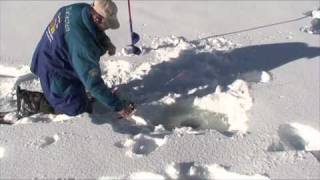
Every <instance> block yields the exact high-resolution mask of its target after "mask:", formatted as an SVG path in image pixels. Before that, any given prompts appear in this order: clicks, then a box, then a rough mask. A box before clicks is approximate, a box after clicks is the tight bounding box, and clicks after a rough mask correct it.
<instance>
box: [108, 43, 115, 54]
mask: <svg viewBox="0 0 320 180" xmlns="http://www.w3.org/2000/svg"><path fill="white" fill-rule="evenodd" d="M108 54H109V56H113V55H115V54H116V47H115V46H114V45H113V44H112V43H111V42H110V44H109V45H108Z"/></svg>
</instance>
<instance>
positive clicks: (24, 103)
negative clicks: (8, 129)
mask: <svg viewBox="0 0 320 180" xmlns="http://www.w3.org/2000/svg"><path fill="white" fill-rule="evenodd" d="M16 95H17V117H18V119H21V118H23V117H28V116H31V115H33V114H37V113H40V112H42V113H45V114H49V113H51V114H54V113H55V111H54V109H53V108H52V107H51V105H50V104H49V103H48V101H47V99H46V98H45V96H44V95H43V93H40V92H33V91H27V90H22V89H21V88H20V86H18V87H17V90H16Z"/></svg>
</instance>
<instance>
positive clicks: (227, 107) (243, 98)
mask: <svg viewBox="0 0 320 180" xmlns="http://www.w3.org/2000/svg"><path fill="white" fill-rule="evenodd" d="M229 88H230V89H229V90H228V91H227V92H219V91H217V92H216V93H214V94H210V95H207V96H205V97H202V98H196V99H195V100H194V106H195V107H197V108H199V109H201V110H206V111H209V112H214V113H217V114H221V115H223V116H224V117H225V118H223V119H222V121H223V122H224V123H225V125H226V126H228V129H227V131H240V132H242V133H245V132H246V131H247V129H248V127H247V125H246V122H247V121H248V117H247V115H246V111H248V110H249V109H250V108H251V107H252V98H251V96H250V94H249V88H248V85H247V84H246V83H245V82H244V81H242V80H237V81H235V82H234V83H232V84H231V85H230V86H229Z"/></svg>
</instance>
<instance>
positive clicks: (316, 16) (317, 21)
mask: <svg viewBox="0 0 320 180" xmlns="http://www.w3.org/2000/svg"><path fill="white" fill-rule="evenodd" d="M310 16H311V18H312V20H311V26H304V27H301V28H300V31H302V32H306V33H309V34H320V10H314V11H312V12H311V15H310Z"/></svg>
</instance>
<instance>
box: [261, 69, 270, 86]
mask: <svg viewBox="0 0 320 180" xmlns="http://www.w3.org/2000/svg"><path fill="white" fill-rule="evenodd" d="M271 79H272V76H271V74H270V73H268V72H265V71H262V73H261V80H260V82H262V83H268V82H270V81H271Z"/></svg>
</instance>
